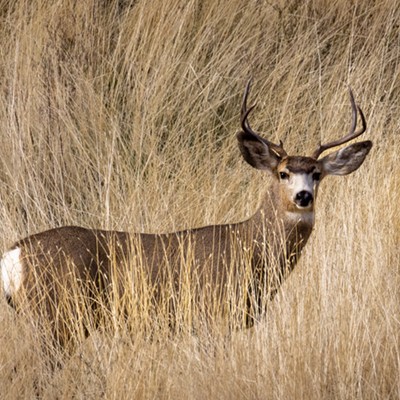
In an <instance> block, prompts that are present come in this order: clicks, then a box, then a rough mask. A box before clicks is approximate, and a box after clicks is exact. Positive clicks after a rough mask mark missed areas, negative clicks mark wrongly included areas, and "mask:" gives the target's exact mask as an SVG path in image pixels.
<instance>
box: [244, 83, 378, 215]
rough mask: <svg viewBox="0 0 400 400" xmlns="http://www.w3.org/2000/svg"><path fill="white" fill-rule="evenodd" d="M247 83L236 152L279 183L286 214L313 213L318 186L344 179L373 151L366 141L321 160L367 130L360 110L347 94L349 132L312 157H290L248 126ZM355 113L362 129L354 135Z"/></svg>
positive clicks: (318, 149)
mask: <svg viewBox="0 0 400 400" xmlns="http://www.w3.org/2000/svg"><path fill="white" fill-rule="evenodd" d="M249 90H250V81H249V83H248V84H247V86H246V90H245V92H244V96H243V103H242V110H241V126H242V131H240V132H239V133H238V134H237V139H238V142H239V148H240V151H241V153H242V156H243V158H244V159H245V160H246V161H247V162H248V163H249V164H250V165H251V166H252V167H254V168H257V169H260V170H265V171H268V172H269V173H270V174H272V176H273V177H274V179H276V180H277V181H278V182H279V196H280V201H281V203H282V205H283V207H284V208H285V210H286V211H288V212H295V213H302V212H309V211H313V210H314V203H315V198H316V195H317V190H318V185H319V183H320V182H321V180H322V179H323V178H324V177H325V176H327V175H347V174H350V173H352V172H353V171H355V170H356V169H357V168H359V167H360V166H361V164H362V163H363V162H364V160H365V157H366V156H367V154H368V152H369V151H370V149H371V147H372V142H371V141H369V140H367V141H363V142H358V143H354V144H351V145H349V146H347V147H344V148H341V149H340V150H337V151H335V152H333V153H330V154H328V155H327V156H325V157H323V158H320V156H321V154H322V153H323V152H325V151H326V150H328V149H331V148H333V147H336V146H339V145H342V144H345V143H347V142H349V141H350V140H352V139H354V138H356V137H358V136H360V135H361V134H362V133H364V132H365V130H366V127H367V125H366V121H365V117H364V114H363V112H362V110H361V109H360V107H358V106H357V105H356V104H355V101H354V97H353V93H352V91H351V90H350V101H351V107H352V123H351V127H350V132H349V133H348V134H347V135H346V136H344V137H343V138H341V139H339V140H335V141H333V142H330V143H327V144H323V145H322V144H321V145H319V146H318V148H317V149H316V150H315V151H314V152H313V153H312V155H311V156H290V155H288V154H287V153H286V151H285V150H284V148H283V143H282V142H280V143H279V144H275V143H272V142H270V141H269V140H267V139H265V138H263V137H261V136H260V135H259V134H257V133H256V132H254V131H253V130H252V128H251V127H250V124H249V122H248V116H249V114H250V112H251V111H252V110H253V108H254V107H255V106H254V105H253V106H252V107H250V108H249V109H247V97H248V94H249ZM357 111H358V112H359V114H360V117H361V122H362V126H361V128H360V129H359V130H358V131H356V125H357Z"/></svg>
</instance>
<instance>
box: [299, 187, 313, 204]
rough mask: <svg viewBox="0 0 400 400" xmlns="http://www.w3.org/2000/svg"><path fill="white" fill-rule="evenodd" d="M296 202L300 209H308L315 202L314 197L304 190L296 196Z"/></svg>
mask: <svg viewBox="0 0 400 400" xmlns="http://www.w3.org/2000/svg"><path fill="white" fill-rule="evenodd" d="M295 202H296V204H297V205H298V206H300V207H308V206H309V205H311V203H312V202H313V195H312V194H311V193H310V192H307V190H302V191H301V192H299V193H297V194H296V198H295Z"/></svg>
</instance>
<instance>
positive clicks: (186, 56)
mask: <svg viewBox="0 0 400 400" xmlns="http://www.w3.org/2000/svg"><path fill="white" fill-rule="evenodd" d="M399 10H400V7H399V4H398V3H397V2H393V1H390V0H383V1H380V2H375V1H363V2H346V1H344V0H335V1H334V2H326V1H308V2H296V1H293V2H284V1H281V2H273V1H271V2H266V1H251V2H242V1H238V0H232V1H230V2H222V1H215V0H212V1H211V0H205V1H195V0H193V1H180V0H171V1H168V2H165V1H155V2H146V1H142V0H138V1H117V0H110V1H107V2H105V1H103V2H97V1H94V0H92V1H86V2H78V1H76V2H74V1H73V0H67V1H63V2H48V1H43V0H41V1H37V2H29V1H26V0H20V1H16V2H8V1H1V2H0V21H1V23H0V37H1V45H0V56H1V57H0V71H1V72H0V73H1V76H2V80H1V82H0V90H1V93H2V96H1V97H0V121H1V126H2V129H1V132H0V135H1V143H2V146H1V148H0V199H1V202H0V216H1V221H2V229H1V233H0V243H1V246H2V248H3V249H6V248H7V247H8V246H9V245H10V244H11V243H12V241H13V240H15V239H17V238H20V237H22V236H26V235H28V234H31V233H34V232H37V231H40V230H43V229H47V228H50V227H55V226H60V225H64V224H78V225H83V226H89V227H102V228H113V229H121V230H129V231H147V232H166V231H171V230H176V229H180V228H184V227H192V226H201V225H204V224H212V223H223V222H233V221H237V220H240V219H243V218H245V217H246V216H248V215H250V214H251V213H252V212H254V210H255V207H256V204H257V201H258V199H259V195H260V193H262V192H263V188H264V187H265V181H264V180H263V179H264V178H262V177H260V176H259V175H260V174H257V172H255V171H252V170H250V168H249V167H248V166H246V165H244V163H243V162H242V161H241V159H240V156H239V152H238V150H237V148H236V143H235V137H234V134H235V132H236V131H237V130H238V113H239V104H240V98H241V94H242V90H243V87H244V83H245V82H246V80H247V79H248V77H249V76H253V77H254V92H253V93H252V98H253V99H255V100H256V101H257V103H258V107H257V110H256V112H254V116H252V124H253V126H254V128H256V129H258V130H261V131H264V132H268V134H269V135H270V136H269V137H270V138H271V140H275V141H278V138H282V139H283V140H284V141H285V145H286V147H287V149H288V150H289V152H293V153H295V152H299V153H305V152H310V151H311V150H312V148H313V147H314V146H315V145H316V143H317V142H318V141H319V140H320V139H323V140H329V139H330V138H334V137H337V135H339V134H341V133H342V132H343V131H344V130H347V127H348V124H349V114H350V111H349V104H348V98H347V93H346V84H350V85H351V86H352V88H353V90H354V92H355V93H356V97H357V100H358V102H359V103H360V104H361V105H362V108H363V110H364V111H365V114H366V116H367V120H368V133H367V134H366V136H368V138H370V139H372V140H373V141H374V148H373V150H372V152H371V154H370V155H369V157H368V159H367V160H366V162H365V164H364V165H363V167H362V168H361V169H360V170H359V171H358V172H357V173H355V174H354V175H352V176H349V177H346V178H331V179H330V180H328V179H327V181H326V182H324V183H323V184H322V188H321V192H320V195H319V199H318V203H319V204H318V207H317V222H316V228H315V232H314V233H313V237H312V239H311V241H310V243H309V244H308V246H307V248H306V251H305V254H304V255H303V257H302V259H301V261H300V263H299V265H298V266H297V267H296V270H295V272H294V273H293V274H292V275H291V276H290V278H289V279H288V280H287V282H286V283H285V284H284V286H283V288H282V290H281V292H280V294H279V295H278V296H277V297H276V299H275V300H274V301H273V302H272V303H271V306H270V308H269V313H268V315H267V316H266V317H265V320H264V321H262V322H260V323H259V324H258V325H257V326H256V327H255V328H254V329H252V330H249V331H238V332H234V333H233V334H232V335H230V336H229V337H227V336H224V335H222V334H218V332H211V331H208V330H207V329H205V330H204V332H203V331H200V332H197V333H196V334H191V333H187V332H186V334H182V335H177V336H171V335H168V334H166V332H165V331H162V330H161V331H160V332H158V333H155V334H154V335H153V337H152V339H151V340H149V339H148V338H147V337H146V335H145V334H144V333H143V332H140V331H139V330H138V331H136V332H134V333H133V334H130V335H128V334H127V333H126V332H124V331H123V330H121V331H117V332H116V333H115V332H114V333H110V332H97V333H95V334H93V335H92V336H91V337H90V338H89V339H88V340H87V341H83V342H82V343H81V344H80V346H79V349H78V351H77V352H76V354H75V355H74V356H73V357H72V359H70V360H67V359H66V358H64V357H63V356H62V355H58V356H57V355H56V356H57V357H58V359H59V361H60V363H61V364H64V367H63V368H62V369H61V370H58V371H57V372H56V373H55V374H53V373H52V372H51V371H50V370H49V368H48V365H47V363H46V362H45V361H46V354H45V353H43V350H42V348H41V347H40V346H39V345H38V339H37V338H36V337H35V330H34V329H32V321H30V320H25V319H23V318H20V317H19V316H16V315H15V314H14V313H13V311H12V310H10V309H9V308H8V307H7V305H6V304H5V302H4V301H2V302H1V304H0V306H1V307H0V360H1V363H0V388H1V389H0V396H1V397H2V398H5V399H14V398H27V399H28V398H29V399H30V398H32V397H34V395H35V393H36V392H37V391H38V390H39V391H40V393H41V395H42V396H43V398H48V399H53V398H93V399H98V398H118V399H123V398H129V399H131V398H140V399H142V398H143V399H146V398H173V399H180V398H191V399H192V398H193V399H196V398H199V399H204V398H210V399H213V398H218V399H220V398H227V399H232V398H240V399H255V398H259V399H289V398H290V399H302V398H304V399H321V398H324V399H336V398H345V399H353V398H354V399H378V398H385V399H389V398H392V399H396V398H399V397H400V381H399V376H400V347H399V343H400V326H399V325H400V323H399V315H400V302H399V299H400V290H399V287H400V276H399V259H400V250H399V243H400V212H399V207H398V205H397V204H398V198H399V196H400V178H399V176H400V168H399V167H398V149H399V140H398V137H399V133H398V132H399V128H400V126H399V122H398V121H399V118H398V116H399V114H400V106H399V102H398V99H399V95H400V80H399V72H400V46H399V45H400V34H399V25H400V11H399ZM38 388H39V389H38Z"/></svg>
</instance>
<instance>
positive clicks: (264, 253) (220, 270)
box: [1, 85, 372, 325]
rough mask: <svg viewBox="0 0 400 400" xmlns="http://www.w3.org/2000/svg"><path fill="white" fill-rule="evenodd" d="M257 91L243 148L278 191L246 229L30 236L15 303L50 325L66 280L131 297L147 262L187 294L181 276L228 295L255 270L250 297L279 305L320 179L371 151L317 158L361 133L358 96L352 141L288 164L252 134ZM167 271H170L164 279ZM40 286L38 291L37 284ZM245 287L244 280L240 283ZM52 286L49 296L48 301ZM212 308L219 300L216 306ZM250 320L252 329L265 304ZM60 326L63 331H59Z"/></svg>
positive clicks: (10, 256)
mask: <svg viewBox="0 0 400 400" xmlns="http://www.w3.org/2000/svg"><path fill="white" fill-rule="evenodd" d="M248 91H249V85H248V86H247V88H246V92H245V96H244V100H243V107H242V129H243V130H242V131H241V132H239V134H238V141H239V148H240V150H241V153H242V156H243V157H244V159H245V160H246V161H247V162H248V163H249V164H250V165H252V166H253V167H255V168H257V169H259V170H265V171H267V172H269V173H270V174H271V176H272V178H273V179H272V183H271V187H270V189H269V190H268V191H267V193H266V195H265V198H264V200H263V202H262V204H261V207H260V208H259V209H258V211H257V212H256V213H255V214H254V215H253V216H252V217H251V218H250V219H248V220H247V221H244V222H240V223H236V224H228V225H212V226H206V227H203V228H198V229H190V230H185V231H180V232H173V233H168V234H142V233H132V234H129V233H126V232H117V231H102V230H93V229H85V228H81V227H75V226H67V227H62V228H57V229H52V230H49V231H45V232H42V233H39V234H36V235H32V236H29V237H27V238H25V239H22V240H21V241H19V242H17V243H16V244H15V245H14V246H13V247H12V248H11V249H10V250H9V251H8V252H6V253H5V254H4V255H3V258H2V260H1V268H2V280H3V288H4V291H5V294H6V296H7V298H8V299H9V300H10V301H11V302H12V303H14V304H18V299H19V298H20V297H24V299H27V300H28V302H29V303H30V304H32V303H35V301H36V302H40V300H39V301H38V300H37V299H42V300H43V301H44V302H48V303H49V304H50V303H51V304H52V306H51V307H49V309H51V311H49V314H48V318H50V319H54V320H56V318H57V317H56V314H57V302H58V295H59V294H57V293H56V289H55V287H58V288H59V289H60V290H61V292H63V291H68V289H69V287H68V283H67V282H68V278H69V277H70V275H71V274H72V275H73V281H74V282H80V283H83V285H84V286H85V287H86V288H88V290H89V294H90V295H93V293H102V292H104V291H106V292H107V290H108V289H107V288H112V290H114V291H115V290H116V291H119V292H120V293H122V294H123V293H124V291H125V290H126V287H125V285H124V284H125V282H124V278H122V277H121V278H120V277H119V276H118V270H119V268H120V267H121V266H122V265H125V266H126V265H128V266H131V267H132V268H134V267H135V265H138V264H140V265H141V266H142V267H143V268H144V270H145V272H146V275H147V276H148V278H149V281H150V282H151V284H152V285H153V286H157V285H159V286H162V285H163V284H166V278H167V276H168V279H170V282H173V284H174V285H175V286H176V289H177V290H179V287H180V285H181V282H180V280H181V278H182V272H184V273H186V272H187V271H182V269H185V268H188V269H190V271H191V273H194V274H195V277H196V280H197V282H198V287H199V288H204V287H207V288H209V287H211V288H212V289H213V290H211V291H210V292H209V293H210V295H215V296H217V297H218V296H220V295H221V294H222V293H223V291H224V290H225V288H226V287H227V283H228V281H229V280H232V279H233V280H236V281H240V280H241V279H243V276H242V275H241V271H242V269H243V268H244V266H243V264H244V263H245V262H246V263H247V264H249V265H250V272H251V273H250V281H249V282H248V284H249V290H248V292H249V295H250V293H251V294H252V295H254V294H256V296H255V297H256V299H257V302H258V301H260V296H262V294H263V293H264V294H265V293H266V294H267V295H268V296H269V297H272V296H273V294H274V293H275V291H276V289H277V288H278V287H279V285H280V283H281V281H282V279H283V278H284V277H285V276H286V275H287V273H288V272H290V271H291V270H292V269H293V268H294V266H295V264H296V262H297V260H298V258H299V256H300V254H301V251H302V249H303V247H304V246H305V244H306V243H307V240H308V238H309V236H310V234H311V231H312V229H313V226H314V212H315V211H314V205H315V198H316V195H317V189H318V185H319V183H320V181H321V180H322V179H323V178H324V177H325V176H326V175H330V174H332V175H346V174H349V173H351V172H353V171H354V170H356V169H357V168H358V167H359V166H360V165H361V164H362V162H363V161H364V159H365V157H366V155H367V154H368V152H369V150H370V148H371V146H372V143H371V142H369V141H365V142H359V143H355V144H352V145H350V146H347V147H345V148H343V149H341V150H339V151H337V152H335V153H331V154H329V155H328V156H326V157H324V158H322V159H320V160H319V159H318V157H319V155H320V154H321V153H322V152H323V151H325V150H326V149H327V148H330V147H333V146H337V145H339V144H342V143H345V142H346V141H348V140H350V139H352V138H354V137H356V136H358V135H360V134H361V133H362V132H363V131H364V130H365V119H364V116H363V114H362V112H361V110H360V109H358V110H359V111H360V115H361V118H362V122H363V128H362V130H361V131H358V132H355V127H356V116H357V107H356V105H355V103H354V99H353V97H352V94H351V100H352V108H353V123H352V129H351V132H350V134H349V135H347V136H346V137H345V138H344V139H342V140H340V141H336V142H332V143H330V144H328V145H325V146H320V147H319V148H318V149H317V150H316V152H314V154H313V156H312V157H303V156H288V155H287V154H286V152H285V151H284V150H283V146H282V144H280V145H276V144H274V143H271V142H269V141H267V140H266V139H264V138H261V137H260V136H258V134H256V133H255V132H254V131H252V129H251V128H250V126H249V124H248V122H247V117H248V114H249V112H250V111H251V109H252V108H251V109H249V110H247V109H246V102H247V96H248ZM166 270H168V271H167V272H166ZM39 283H40V285H39ZM239 286H240V282H239ZM43 288H45V289H46V291H45V295H44V297H43V294H42V293H41V291H42V289H43ZM210 300H212V299H210ZM248 305H249V309H248V310H246V312H247V313H248V314H249V315H251V318H250V319H248V321H250V323H252V322H253V316H254V313H256V312H257V309H258V307H259V306H260V304H257V305H256V308H254V304H251V301H248ZM55 325H57V324H55Z"/></svg>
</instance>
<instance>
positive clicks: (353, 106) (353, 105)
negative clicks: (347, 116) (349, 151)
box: [311, 87, 367, 159]
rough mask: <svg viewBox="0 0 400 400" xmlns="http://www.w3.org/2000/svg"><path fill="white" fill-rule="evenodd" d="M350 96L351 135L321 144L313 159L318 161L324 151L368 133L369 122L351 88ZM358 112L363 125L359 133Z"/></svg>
mask: <svg viewBox="0 0 400 400" xmlns="http://www.w3.org/2000/svg"><path fill="white" fill-rule="evenodd" d="M349 94H350V103H351V110H352V117H351V126H350V131H349V133H348V134H347V135H346V136H344V137H343V138H342V139H338V140H335V141H333V142H330V143H327V144H320V145H319V147H318V148H317V149H316V150H315V151H314V153H313V154H312V156H311V157H312V158H314V159H317V158H318V157H319V156H320V155H321V154H322V153H323V152H324V151H326V150H328V149H330V148H332V147H336V146H340V145H341V144H344V143H347V142H349V141H350V140H353V139H355V138H357V137H358V136H360V135H362V134H363V133H364V132H365V131H366V129H367V122H366V120H365V116H364V113H363V112H362V110H361V108H360V107H359V106H358V105H356V102H355V100H354V95H353V92H352V90H351V88H350V87H349ZM357 111H358V112H359V113H360V117H361V123H362V126H361V128H360V129H359V130H358V131H356V127H357Z"/></svg>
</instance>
